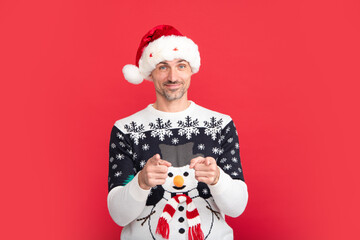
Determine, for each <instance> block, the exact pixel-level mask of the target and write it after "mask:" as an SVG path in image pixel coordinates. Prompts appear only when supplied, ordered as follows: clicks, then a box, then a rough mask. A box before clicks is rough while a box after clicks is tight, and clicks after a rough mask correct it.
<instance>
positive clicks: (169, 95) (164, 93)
mask: <svg viewBox="0 0 360 240" xmlns="http://www.w3.org/2000/svg"><path fill="white" fill-rule="evenodd" d="M178 83H179V82H166V83H164V85H166V84H178ZM182 86H184V85H182ZM176 91H178V93H175V94H172V92H171V91H165V90H162V91H161V90H160V89H156V92H157V93H159V94H160V95H161V96H163V97H165V98H166V100H168V101H174V100H177V99H180V98H182V97H183V96H184V94H185V93H186V89H184V88H181V89H179V90H176Z"/></svg>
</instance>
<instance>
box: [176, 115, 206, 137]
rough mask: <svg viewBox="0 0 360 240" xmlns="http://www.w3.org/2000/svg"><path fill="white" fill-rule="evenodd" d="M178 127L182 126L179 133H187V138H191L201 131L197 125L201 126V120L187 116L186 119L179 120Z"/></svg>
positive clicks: (181, 134)
mask: <svg viewBox="0 0 360 240" xmlns="http://www.w3.org/2000/svg"><path fill="white" fill-rule="evenodd" d="M177 123H178V127H180V129H179V131H178V134H179V135H180V136H183V135H185V136H186V139H188V140H190V139H191V136H192V134H194V135H195V136H196V135H198V134H199V133H200V131H199V129H198V128H197V126H199V120H198V119H195V120H191V117H190V116H187V117H185V121H180V120H179V121H178V122H177Z"/></svg>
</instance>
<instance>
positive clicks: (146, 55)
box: [123, 25, 200, 84]
mask: <svg viewBox="0 0 360 240" xmlns="http://www.w3.org/2000/svg"><path fill="white" fill-rule="evenodd" d="M174 59H184V60H186V61H187V62H188V63H189V64H190V67H191V70H192V73H197V72H198V71H199V68H200V53H199V50H198V46H197V45H196V44H195V43H194V42H193V41H192V40H191V39H189V38H187V37H185V36H184V35H182V34H181V33H180V32H179V31H178V30H176V29H175V28H174V27H172V26H170V25H159V26H156V27H154V28H153V29H151V30H150V31H149V32H148V33H147V34H145V36H144V37H143V38H142V39H141V42H140V46H139V48H138V51H137V54H136V61H135V64H136V66H135V65H132V64H128V65H125V66H124V68H123V74H124V77H125V79H126V80H128V81H129V82H130V83H133V84H140V83H141V82H142V81H143V80H144V79H146V80H149V81H151V79H150V78H149V75H150V74H151V72H152V71H153V70H154V69H155V67H156V65H157V64H158V63H160V62H162V61H172V60H174Z"/></svg>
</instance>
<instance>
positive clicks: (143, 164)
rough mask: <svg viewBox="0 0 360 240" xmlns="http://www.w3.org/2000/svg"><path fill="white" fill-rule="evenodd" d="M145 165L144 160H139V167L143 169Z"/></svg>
mask: <svg viewBox="0 0 360 240" xmlns="http://www.w3.org/2000/svg"><path fill="white" fill-rule="evenodd" d="M145 164H146V161H145V160H141V161H140V167H141V168H143V167H144V166H145Z"/></svg>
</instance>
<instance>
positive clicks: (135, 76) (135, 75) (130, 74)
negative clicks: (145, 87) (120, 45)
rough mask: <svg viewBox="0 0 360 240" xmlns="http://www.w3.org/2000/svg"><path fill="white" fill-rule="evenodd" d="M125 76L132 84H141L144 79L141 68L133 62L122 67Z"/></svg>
mask: <svg viewBox="0 0 360 240" xmlns="http://www.w3.org/2000/svg"><path fill="white" fill-rule="evenodd" d="M122 71H123V74H124V77H125V79H126V80H128V82H130V83H132V84H140V83H142V81H143V80H144V78H143V76H141V74H140V71H139V68H138V67H137V66H135V65H132V64H127V65H125V66H124V67H123V69H122Z"/></svg>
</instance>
